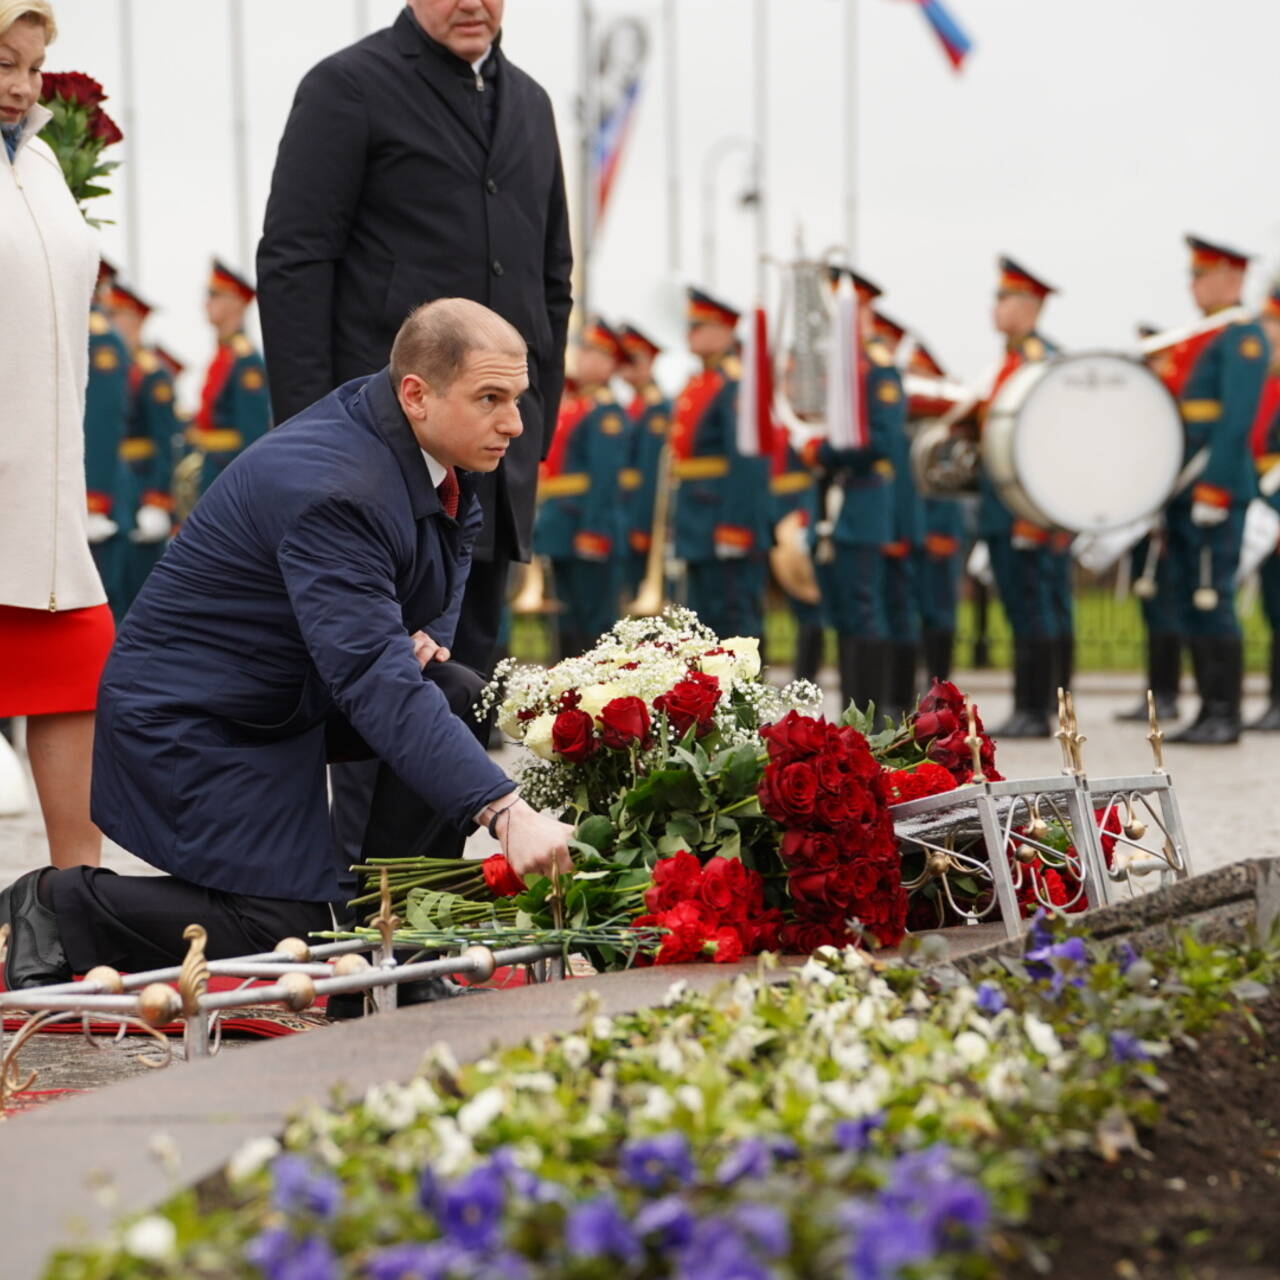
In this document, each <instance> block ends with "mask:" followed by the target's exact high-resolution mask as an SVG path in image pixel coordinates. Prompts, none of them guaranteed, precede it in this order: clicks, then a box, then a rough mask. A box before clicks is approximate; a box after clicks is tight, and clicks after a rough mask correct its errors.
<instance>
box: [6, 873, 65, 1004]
mask: <svg viewBox="0 0 1280 1280" xmlns="http://www.w3.org/2000/svg"><path fill="white" fill-rule="evenodd" d="M48 870H49V868H48V867H41V868H40V870H38V871H28V872H27V874H26V875H25V876H19V877H18V879H17V880H15V881H14V882H13V883H12V884H11V885H10V886H9V887H8V888H7V889H5V890H4V891H3V892H0V925H5V924H7V925H8V926H9V948H8V953H7V954H6V956H5V961H4V985H5V987H6V988H7V989H8V990H10V991H22V990H24V989H26V988H28V987H47V986H50V985H52V984H53V983H55V982H70V981H71V977H72V974H71V966H70V965H69V964H68V963H67V956H66V953H65V952H64V951H63V949H62V938H61V937H60V936H59V934H58V921H57V919H56V917H55V916H54V914H53V912H52V911H50V910H49V908H48V907H46V906H43V905H42V904H41V902H40V898H39V889H40V879H41V877H42V876H43V875H44V874H45V873H46V872H47V871H48Z"/></svg>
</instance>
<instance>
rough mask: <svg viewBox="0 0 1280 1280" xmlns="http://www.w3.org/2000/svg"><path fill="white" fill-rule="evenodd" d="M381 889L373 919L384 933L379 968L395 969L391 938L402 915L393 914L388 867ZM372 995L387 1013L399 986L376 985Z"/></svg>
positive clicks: (379, 1010) (378, 1006)
mask: <svg viewBox="0 0 1280 1280" xmlns="http://www.w3.org/2000/svg"><path fill="white" fill-rule="evenodd" d="M379 891H380V894H381V898H380V901H379V904H378V914H377V916H375V917H374V921H373V927H374V928H375V929H377V931H378V932H379V933H380V934H381V935H382V941H381V943H380V944H379V946H378V958H377V966H378V968H379V969H394V968H395V967H396V963H397V962H396V953H395V948H394V946H393V945H392V941H391V940H392V938H393V937H394V936H395V932H396V929H397V928H398V927H399V924H400V917H399V916H396V915H394V914H392V911H391V885H390V882H389V880H388V875H387V869H386V867H383V869H382V878H381V883H380V885H379ZM370 995H371V996H372V998H373V1007H374V1008H375V1009H376V1010H377V1011H378V1012H379V1013H387V1012H389V1011H390V1010H392V1009H394V1008H395V1007H396V1003H397V997H398V995H399V987H398V986H397V985H396V984H395V983H394V982H389V983H387V984H386V986H382V987H374V988H373V990H372V991H371V992H370Z"/></svg>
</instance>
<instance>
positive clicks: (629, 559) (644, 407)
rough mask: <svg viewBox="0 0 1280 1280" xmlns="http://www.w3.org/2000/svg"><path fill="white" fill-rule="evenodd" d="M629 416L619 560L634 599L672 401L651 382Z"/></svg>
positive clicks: (646, 550) (645, 554) (621, 481)
mask: <svg viewBox="0 0 1280 1280" xmlns="http://www.w3.org/2000/svg"><path fill="white" fill-rule="evenodd" d="M624 343H625V334H624ZM627 417H628V419H629V425H628V427H627V440H626V447H625V465H624V467H623V470H622V473H621V475H620V476H619V477H618V481H619V488H620V490H621V493H622V502H621V504H620V507H619V509H620V512H621V515H622V525H623V535H622V539H621V542H620V544H619V557H618V559H619V563H620V564H622V565H623V566H624V569H623V578H624V589H625V591H626V593H627V595H628V597H630V596H633V595H634V594H635V591H636V589H637V587H638V586H639V584H640V580H641V578H643V577H644V570H645V564H646V562H647V560H648V557H649V547H650V544H651V542H652V539H653V510H654V502H655V500H656V498H657V496H658V466H659V463H660V461H661V459H662V449H663V446H664V445H665V444H666V443H667V436H668V433H669V431H670V427H671V402H670V401H669V400H668V399H667V397H666V396H665V395H664V394H663V392H662V388H661V387H659V386H657V385H656V384H655V383H650V384H649V386H647V387H645V389H644V390H643V391H641V392H639V393H637V395H636V396H635V398H634V399H633V400H632V402H631V404H630V405H629V406H628V407H627Z"/></svg>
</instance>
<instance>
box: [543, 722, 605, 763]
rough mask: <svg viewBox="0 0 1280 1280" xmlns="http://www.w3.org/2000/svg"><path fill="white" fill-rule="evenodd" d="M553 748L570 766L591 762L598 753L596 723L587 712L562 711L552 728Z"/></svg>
mask: <svg viewBox="0 0 1280 1280" xmlns="http://www.w3.org/2000/svg"><path fill="white" fill-rule="evenodd" d="M551 747H552V749H553V750H554V751H555V752H556V753H557V754H558V755H560V756H563V757H564V758H565V759H566V760H568V761H569V762H570V764H581V763H582V762H583V761H584V760H590V759H591V757H592V756H593V755H595V752H596V735H595V722H594V721H593V720H592V719H591V717H590V716H589V715H588V714H587V713H586V712H585V711H562V712H560V714H559V715H558V716H556V719H555V723H554V724H553V725H552V726H551Z"/></svg>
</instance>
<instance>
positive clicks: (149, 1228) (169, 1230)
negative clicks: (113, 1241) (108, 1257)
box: [122, 1213, 178, 1262]
mask: <svg viewBox="0 0 1280 1280" xmlns="http://www.w3.org/2000/svg"><path fill="white" fill-rule="evenodd" d="M122 1244H123V1246H124V1251H125V1253H127V1254H129V1255H130V1257H134V1258H141V1259H142V1260H143V1261H144V1262H168V1261H169V1259H170V1258H172V1257H173V1256H174V1254H175V1253H176V1252H177V1245H178V1231H177V1228H176V1227H175V1226H174V1225H173V1223H172V1222H170V1221H169V1219H168V1218H162V1217H160V1215H159V1214H155V1213H152V1214H148V1215H147V1217H145V1218H139V1219H138V1221H137V1222H135V1223H134V1224H133V1226H131V1227H130V1228H129V1229H128V1230H127V1231H126V1232H125V1233H124V1240H123V1241H122Z"/></svg>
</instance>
